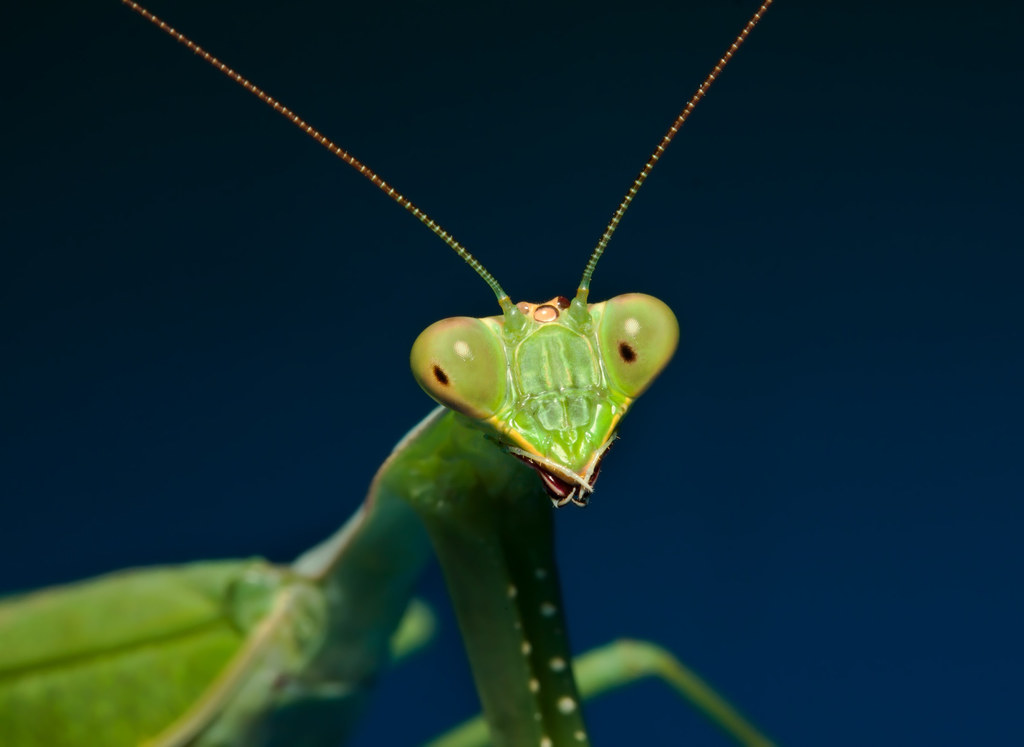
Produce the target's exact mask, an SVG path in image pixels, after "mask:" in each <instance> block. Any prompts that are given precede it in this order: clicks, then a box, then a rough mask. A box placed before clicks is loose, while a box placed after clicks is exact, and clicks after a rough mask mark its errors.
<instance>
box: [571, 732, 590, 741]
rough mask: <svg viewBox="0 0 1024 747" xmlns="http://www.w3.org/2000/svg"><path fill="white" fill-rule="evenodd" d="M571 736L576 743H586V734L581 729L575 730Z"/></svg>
mask: <svg viewBox="0 0 1024 747" xmlns="http://www.w3.org/2000/svg"><path fill="white" fill-rule="evenodd" d="M573 736H574V737H576V741H577V742H586V741H587V735H586V733H584V731H583V730H582V729H577V730H576V732H575V733H574V734H573Z"/></svg>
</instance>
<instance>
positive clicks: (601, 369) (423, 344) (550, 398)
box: [411, 293, 679, 506]
mask: <svg viewBox="0 0 1024 747" xmlns="http://www.w3.org/2000/svg"><path fill="white" fill-rule="evenodd" d="M506 298H507V297H506ZM584 299H585V296H584ZM503 307H505V313H504V314H503V315H502V316H494V317H487V318H485V319H473V318H470V317H454V318H452V319H445V320H443V321H440V322H437V323H435V324H433V325H431V326H430V327H428V328H427V329H426V330H425V331H424V332H423V333H422V334H420V336H419V337H418V338H417V339H416V342H415V343H414V344H413V347H412V355H411V362H412V370H413V374H414V375H415V376H416V380H417V381H418V382H419V384H420V386H422V387H423V389H424V390H426V392H427V394H429V395H430V396H431V397H433V398H434V399H435V400H437V401H438V402H440V403H441V404H442V405H445V406H446V407H449V408H451V409H452V410H455V411H456V412H458V413H459V414H460V415H462V416H463V417H465V418H466V419H468V420H469V421H470V422H471V423H473V424H474V425H476V426H477V427H479V428H481V429H483V430H484V431H485V432H486V433H487V434H488V435H489V436H491V437H492V438H493V439H494V440H495V441H497V442H498V443H499V444H500V445H501V446H502V447H503V448H504V449H505V450H506V451H508V452H509V453H510V454H512V455H513V456H515V457H517V458H519V459H521V460H522V461H524V462H525V463H527V464H528V465H530V466H531V467H533V468H534V469H535V470H536V471H537V474H538V475H539V476H540V478H541V481H542V484H543V485H544V489H545V490H546V491H547V493H548V495H549V496H550V497H551V500H552V502H553V503H554V504H555V505H556V506H564V505H565V504H567V503H570V502H572V503H575V504H576V505H578V506H585V505H586V504H587V501H588V499H589V497H590V494H591V493H592V492H593V490H594V483H595V481H596V480H597V475H598V472H599V470H600V467H601V461H602V459H603V458H604V455H605V453H606V452H607V450H608V447H609V446H610V445H611V443H612V441H613V440H614V439H615V431H616V428H617V427H618V424H619V421H620V420H621V419H622V416H623V415H624V414H625V413H626V411H627V410H628V409H629V407H630V405H631V404H632V403H633V401H634V400H635V399H636V398H637V397H638V396H639V395H640V394H641V393H643V391H644V390H646V389H647V387H648V386H649V385H650V384H651V382H652V381H653V380H654V378H655V377H656V376H657V375H658V374H659V373H660V372H661V370H662V369H663V368H664V367H665V365H666V364H667V363H668V361H669V360H670V359H671V357H672V354H673V353H674V352H675V349H676V343H677V341H678V339H679V325H678V324H677V322H676V318H675V315H673V313H672V311H671V310H670V309H669V308H668V306H666V305H665V304H664V303H662V302H661V301H659V300H658V299H656V298H653V297H652V296H647V295H643V294H640V293H631V294H627V295H622V296H616V297H615V298H613V299H611V300H610V301H606V302H604V303H598V304H590V305H587V304H586V302H585V300H581V299H580V297H579V295H577V298H576V299H575V300H573V301H572V302H570V301H569V300H568V299H567V298H565V297H564V296H558V297H556V298H553V299H551V300H550V301H547V302H546V303H540V304H535V303H527V302H521V303H518V304H515V305H512V304H511V303H507V304H503Z"/></svg>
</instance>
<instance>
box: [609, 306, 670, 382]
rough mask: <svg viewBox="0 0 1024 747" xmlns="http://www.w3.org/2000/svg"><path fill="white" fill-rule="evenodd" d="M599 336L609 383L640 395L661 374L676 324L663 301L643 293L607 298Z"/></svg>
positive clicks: (668, 358) (668, 354)
mask: <svg viewBox="0 0 1024 747" xmlns="http://www.w3.org/2000/svg"><path fill="white" fill-rule="evenodd" d="M603 306H604V309H603V310H602V311H601V321H600V327H599V330H598V339H599V341H600V343H601V356H602V358H604V363H605V370H606V371H607V372H608V377H609V379H610V383H611V385H612V386H613V387H614V388H616V389H618V390H619V391H621V392H622V393H623V394H625V395H626V396H627V397H638V396H640V395H641V394H642V393H643V392H644V390H645V389H647V387H649V386H650V385H651V382H652V381H654V379H655V378H656V377H657V376H658V374H659V373H661V370H662V369H663V368H665V366H666V365H667V364H668V362H669V360H671V359H672V354H673V353H674V352H675V350H676V344H677V343H678V342H679V323H678V322H677V321H676V317H675V314H673V313H672V310H671V309H670V308H669V307H668V306H666V305H665V304H664V303H662V302H661V301H659V300H658V299H657V298H654V297H653V296H647V295H644V294H643V293H627V294H625V295H622V296H616V297H615V298H613V299H611V300H610V301H606V302H605V303H604V304H603Z"/></svg>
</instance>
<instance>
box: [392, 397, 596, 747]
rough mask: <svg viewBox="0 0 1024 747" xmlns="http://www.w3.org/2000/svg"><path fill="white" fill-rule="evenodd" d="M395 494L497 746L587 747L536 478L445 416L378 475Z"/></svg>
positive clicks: (548, 524) (460, 420) (463, 423)
mask: <svg viewBox="0 0 1024 747" xmlns="http://www.w3.org/2000/svg"><path fill="white" fill-rule="evenodd" d="M389 485H391V486H393V488H391V489H394V490H395V491H396V492H398V493H402V494H404V496H405V499H406V500H408V501H409V503H410V505H411V506H412V507H413V508H414V509H415V510H416V511H417V513H418V514H419V515H420V516H421V517H422V519H423V521H424V524H425V525H426V527H427V531H428V533H429V534H430V538H431V541H432V543H433V546H434V550H435V552H436V553H437V556H438V558H439V559H440V561H441V566H442V569H443V570H444V574H445V578H446V580H447V582H448V589H449V592H450V593H451V596H452V602H453V604H454V607H455V611H456V614H457V616H458V620H459V628H460V630H461V632H462V637H463V642H464V643H465V646H466V650H467V653H468V654H469V661H470V666H471V668H472V670H473V677H474V680H475V681H476V686H477V691H478V693H479V695H480V699H481V702H482V704H483V708H484V715H485V716H486V718H487V721H488V724H489V727H490V736H491V742H492V744H494V745H495V746H496V747H505V746H511V745H515V746H519V745H544V744H548V745H568V744H573V745H586V744H587V737H586V731H585V727H584V725H583V720H582V715H581V713H580V709H579V696H578V694H577V690H576V684H575V681H574V678H573V673H572V669H571V667H570V666H569V662H570V661H571V659H570V650H569V644H568V639H567V635H566V625H565V619H564V617H563V615H562V602H561V594H560V590H559V585H558V573H557V569H556V566H555V556H554V550H553V538H552V510H551V506H550V504H549V503H548V501H547V498H546V496H545V493H544V490H543V489H542V487H541V484H540V481H539V480H538V479H537V475H536V474H534V472H533V470H531V469H529V468H528V467H526V466H525V465H524V464H522V463H521V462H518V461H516V460H514V459H510V458H509V457H508V456H507V455H506V454H504V453H503V452H502V450H501V449H500V448H499V447H498V446H497V445H496V444H494V443H493V442H492V441H491V440H490V439H489V438H487V437H485V435H484V434H483V433H482V432H481V431H480V429H479V428H477V427H475V425H474V424H472V423H470V422H468V420H467V418H465V417H464V416H462V415H459V414H457V413H453V412H450V411H445V410H443V409H441V408H439V409H438V410H436V411H435V412H434V414H433V415H432V416H431V417H430V418H428V419H427V420H425V421H424V422H423V423H422V424H421V425H420V426H419V427H418V429H417V431H416V437H415V439H414V440H412V441H411V442H410V443H409V444H408V446H407V449H406V451H405V452H404V453H403V458H402V460H401V461H400V462H396V464H395V466H394V469H392V470H390V471H389V472H388V473H387V474H384V475H382V489H389V488H388V486H389ZM410 485H412V486H416V487H415V488H414V489H413V490H408V487H407V486H410ZM545 740H547V741H545Z"/></svg>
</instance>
